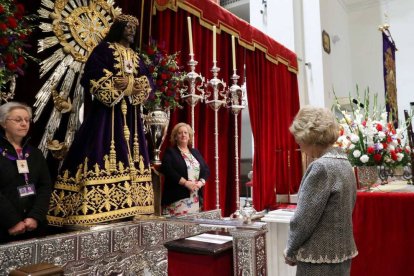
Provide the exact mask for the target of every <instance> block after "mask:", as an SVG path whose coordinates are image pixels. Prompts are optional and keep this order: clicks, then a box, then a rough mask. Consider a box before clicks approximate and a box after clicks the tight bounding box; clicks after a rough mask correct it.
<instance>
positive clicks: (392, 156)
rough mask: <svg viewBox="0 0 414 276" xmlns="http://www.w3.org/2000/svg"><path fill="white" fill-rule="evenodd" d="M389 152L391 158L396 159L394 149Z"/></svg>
mask: <svg viewBox="0 0 414 276" xmlns="http://www.w3.org/2000/svg"><path fill="white" fill-rule="evenodd" d="M390 154H391V159H392V160H394V161H397V159H398V157H397V154H396V153H395V150H392V151H391V152H390Z"/></svg>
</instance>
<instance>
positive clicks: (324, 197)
mask: <svg viewBox="0 0 414 276" xmlns="http://www.w3.org/2000/svg"><path fill="white" fill-rule="evenodd" d="M289 130H290V132H291V133H292V134H293V135H294V137H295V140H296V142H297V143H298V144H299V146H300V148H301V150H302V152H304V153H306V154H307V155H309V156H310V157H313V158H315V160H314V161H313V162H312V163H311V164H310V165H309V167H308V169H307V170H306V172H305V174H304V176H303V178H302V182H301V185H300V189H299V193H298V204H297V207H296V211H295V214H294V216H293V218H292V220H291V221H290V231H289V238H288V243H287V247H286V249H285V261H286V263H287V264H289V265H296V264H297V272H296V275H307V276H313V275H315V276H320V275H329V276H342V275H343V276H345V275H349V274H350V269H351V259H352V258H353V257H355V256H356V255H357V254H358V251H357V249H356V246H355V241H354V236H353V229H352V211H353V208H354V205H355V200H356V181H355V175H354V172H353V169H352V166H351V164H350V163H349V161H348V159H347V157H346V155H345V154H344V153H343V152H342V151H341V149H339V148H335V147H333V144H334V143H335V141H336V140H337V139H338V135H339V127H338V124H337V122H336V119H335V117H334V115H333V114H332V112H330V111H329V110H328V109H326V108H319V107H311V106H306V107H303V108H302V109H301V110H300V111H299V112H298V114H297V115H296V117H295V119H294V121H293V123H292V125H291V126H290V129H289Z"/></svg>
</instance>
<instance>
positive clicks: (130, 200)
mask: <svg viewBox="0 0 414 276" xmlns="http://www.w3.org/2000/svg"><path fill="white" fill-rule="evenodd" d="M107 159H108V156H105V157H104V160H105V161H104V164H105V165H104V168H101V167H100V166H99V165H98V164H95V165H94V166H93V169H92V170H88V168H87V165H86V164H87V158H85V161H84V163H83V165H82V164H81V165H80V166H79V167H78V170H77V172H76V174H75V177H72V176H71V175H70V173H69V172H68V171H64V172H63V174H61V175H59V176H58V178H57V181H56V184H55V189H54V191H53V193H52V197H51V203H50V208H49V214H48V221H49V223H50V224H52V225H58V226H60V225H62V224H93V223H99V222H104V221H109V220H114V219H120V218H125V217H130V216H135V215H137V214H150V213H153V211H154V194H153V190H152V185H151V171H150V169H149V168H145V165H144V163H143V162H142V165H144V167H140V173H141V174H140V175H136V174H134V175H133V176H131V171H135V168H132V170H131V168H129V167H125V166H124V164H123V163H122V162H119V163H118V165H117V166H116V170H115V171H114V172H111V171H109V170H108V168H107V165H108V164H107V161H106V160H107ZM141 160H142V156H141Z"/></svg>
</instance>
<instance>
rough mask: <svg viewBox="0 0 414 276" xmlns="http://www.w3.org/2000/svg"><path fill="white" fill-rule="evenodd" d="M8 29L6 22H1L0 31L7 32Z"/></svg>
mask: <svg viewBox="0 0 414 276" xmlns="http://www.w3.org/2000/svg"><path fill="white" fill-rule="evenodd" d="M6 30H7V25H6V24H4V23H0V31H3V32H5V31H6Z"/></svg>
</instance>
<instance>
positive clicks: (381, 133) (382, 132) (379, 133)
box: [378, 131, 387, 140]
mask: <svg viewBox="0 0 414 276" xmlns="http://www.w3.org/2000/svg"><path fill="white" fill-rule="evenodd" d="M385 136H387V135H386V134H385V133H384V131H378V138H380V139H381V140H382V139H384V138H385Z"/></svg>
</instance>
